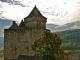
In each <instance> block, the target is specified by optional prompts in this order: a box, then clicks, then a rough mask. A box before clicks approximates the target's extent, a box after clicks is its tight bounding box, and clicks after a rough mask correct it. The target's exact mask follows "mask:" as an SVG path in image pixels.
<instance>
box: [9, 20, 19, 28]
mask: <svg viewBox="0 0 80 60" xmlns="http://www.w3.org/2000/svg"><path fill="white" fill-rule="evenodd" d="M17 28H18V25H17V24H16V22H15V21H13V24H12V26H11V27H10V28H9V29H17Z"/></svg>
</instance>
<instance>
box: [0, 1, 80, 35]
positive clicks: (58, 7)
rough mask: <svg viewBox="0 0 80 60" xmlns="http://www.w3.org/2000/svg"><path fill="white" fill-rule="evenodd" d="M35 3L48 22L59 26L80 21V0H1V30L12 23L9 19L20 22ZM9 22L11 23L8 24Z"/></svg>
mask: <svg viewBox="0 0 80 60" xmlns="http://www.w3.org/2000/svg"><path fill="white" fill-rule="evenodd" d="M35 5H36V6H37V8H38V9H39V10H40V12H41V13H42V15H43V16H45V17H46V18H47V23H50V24H55V25H58V27H61V26H64V25H65V24H68V23H72V22H76V21H80V0H0V22H1V23H0V31H3V29H4V28H5V27H9V26H10V25H11V22H10V23H9V21H8V20H10V21H13V20H14V21H16V22H17V23H20V21H21V20H22V19H23V18H25V17H26V16H28V15H29V13H30V12H31V10H32V9H33V8H34V6H35ZM2 20H3V21H4V20H7V21H8V22H6V21H4V23H3V21H2ZM8 23H9V24H10V25H6V24H8ZM4 25H5V26H4ZM2 26H4V28H2ZM1 35H2V33H1Z"/></svg>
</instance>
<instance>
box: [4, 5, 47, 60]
mask: <svg viewBox="0 0 80 60" xmlns="http://www.w3.org/2000/svg"><path fill="white" fill-rule="evenodd" d="M46 22H47V18H45V17H44V16H43V15H42V14H41V13H40V11H39V10H38V8H37V7H36V6H35V7H34V8H33V10H32V11H31V12H30V14H29V15H28V16H27V17H25V18H24V21H23V20H22V21H21V23H20V25H19V26H18V25H17V24H16V23H15V21H13V24H12V26H11V27H10V28H9V29H4V60H14V59H17V58H18V56H19V55H28V56H33V55H34V52H33V50H32V44H33V43H34V41H35V40H36V39H37V38H38V37H40V36H41V32H42V31H44V30H46Z"/></svg>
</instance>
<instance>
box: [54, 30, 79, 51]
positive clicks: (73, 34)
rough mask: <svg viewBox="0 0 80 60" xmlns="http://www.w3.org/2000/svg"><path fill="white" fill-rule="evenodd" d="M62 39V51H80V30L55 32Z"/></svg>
mask: <svg viewBox="0 0 80 60" xmlns="http://www.w3.org/2000/svg"><path fill="white" fill-rule="evenodd" d="M55 33H56V34H58V35H59V36H60V37H61V38H62V40H63V41H62V45H61V48H62V49H71V50H80V29H75V30H66V31H61V32H55Z"/></svg>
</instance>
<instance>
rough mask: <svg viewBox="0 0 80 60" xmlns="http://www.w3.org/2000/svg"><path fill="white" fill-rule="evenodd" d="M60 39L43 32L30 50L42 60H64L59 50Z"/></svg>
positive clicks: (48, 32) (52, 34)
mask: <svg viewBox="0 0 80 60" xmlns="http://www.w3.org/2000/svg"><path fill="white" fill-rule="evenodd" d="M61 42H62V39H61V38H60V37H59V36H58V35H56V34H54V33H51V32H50V31H43V32H42V35H41V37H39V38H38V39H37V40H35V42H34V44H33V46H32V48H33V50H34V51H35V54H36V55H37V56H41V57H42V59H43V60H64V57H63V56H64V54H63V51H62V50H61V49H60V45H61Z"/></svg>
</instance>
